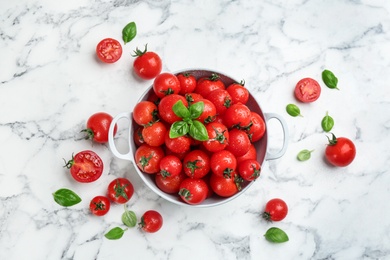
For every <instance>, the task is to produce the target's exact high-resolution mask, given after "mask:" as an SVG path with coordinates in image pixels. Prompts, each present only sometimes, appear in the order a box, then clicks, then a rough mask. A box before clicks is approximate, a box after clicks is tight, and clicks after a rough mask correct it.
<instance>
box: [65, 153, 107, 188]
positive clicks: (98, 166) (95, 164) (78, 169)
mask: <svg viewBox="0 0 390 260" xmlns="http://www.w3.org/2000/svg"><path fill="white" fill-rule="evenodd" d="M64 167H66V168H68V169H70V173H71V175H72V177H73V178H74V179H75V180H76V181H78V182H93V181H96V180H97V179H99V178H100V176H101V175H102V173H103V161H102V159H101V158H100V157H99V155H97V154H96V153H95V152H93V151H90V150H85V151H81V152H79V153H77V154H76V155H75V156H73V155H72V159H71V160H69V161H68V162H66V164H65V166H64Z"/></svg>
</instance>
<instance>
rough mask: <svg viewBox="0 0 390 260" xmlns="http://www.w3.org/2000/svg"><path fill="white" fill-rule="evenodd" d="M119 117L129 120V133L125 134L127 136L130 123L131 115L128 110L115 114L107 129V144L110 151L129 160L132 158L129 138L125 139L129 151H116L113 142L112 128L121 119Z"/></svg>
mask: <svg viewBox="0 0 390 260" xmlns="http://www.w3.org/2000/svg"><path fill="white" fill-rule="evenodd" d="M121 119H127V120H128V121H129V134H128V135H127V136H128V137H129V136H130V124H131V117H130V113H128V112H123V113H120V114H118V115H116V116H115V117H114V118H113V119H112V122H111V124H110V129H109V130H108V144H109V146H110V150H111V152H112V153H113V154H114V155H115V156H116V157H118V158H120V159H124V160H128V161H131V160H132V152H131V147H130V143H129V142H130V140H128V141H127V144H128V145H129V151H128V152H127V153H121V152H119V151H118V149H117V147H116V145H115V142H114V128H115V125H116V123H117V122H118V121H119V120H121Z"/></svg>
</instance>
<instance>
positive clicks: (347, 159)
mask: <svg viewBox="0 0 390 260" xmlns="http://www.w3.org/2000/svg"><path fill="white" fill-rule="evenodd" d="M355 156H356V147H355V145H354V143H353V142H352V141H351V140H350V139H348V138H345V137H337V138H336V136H335V135H334V134H332V139H329V144H328V146H327V147H326V149H325V158H326V160H327V161H328V162H329V163H330V164H332V165H334V166H338V167H345V166H347V165H349V164H351V163H352V161H353V160H354V159H355Z"/></svg>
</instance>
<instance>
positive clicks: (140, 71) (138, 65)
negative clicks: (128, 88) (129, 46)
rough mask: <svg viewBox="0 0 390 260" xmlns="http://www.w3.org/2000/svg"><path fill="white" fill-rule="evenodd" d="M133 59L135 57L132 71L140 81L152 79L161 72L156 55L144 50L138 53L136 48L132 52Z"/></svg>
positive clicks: (160, 63)
mask: <svg viewBox="0 0 390 260" xmlns="http://www.w3.org/2000/svg"><path fill="white" fill-rule="evenodd" d="M134 53H135V54H134V55H133V56H134V57H137V58H136V59H135V60H134V63H133V70H134V72H135V74H136V75H138V76H139V77H140V78H142V79H146V80H150V79H154V78H155V77H156V76H157V75H158V74H160V72H161V70H162V61H161V58H160V56H158V54H157V53H155V52H151V51H147V45H145V50H144V51H140V50H139V49H138V48H137V49H136V50H135V51H134Z"/></svg>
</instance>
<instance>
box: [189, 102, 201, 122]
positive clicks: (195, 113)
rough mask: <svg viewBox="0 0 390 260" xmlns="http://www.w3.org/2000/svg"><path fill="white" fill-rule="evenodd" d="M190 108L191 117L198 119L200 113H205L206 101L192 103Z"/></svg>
mask: <svg viewBox="0 0 390 260" xmlns="http://www.w3.org/2000/svg"><path fill="white" fill-rule="evenodd" d="M189 110H190V118H191V119H196V118H198V117H200V115H201V114H202V113H203V110H204V103H203V101H199V102H196V103H194V104H192V105H191V106H190V108H189Z"/></svg>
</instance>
